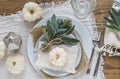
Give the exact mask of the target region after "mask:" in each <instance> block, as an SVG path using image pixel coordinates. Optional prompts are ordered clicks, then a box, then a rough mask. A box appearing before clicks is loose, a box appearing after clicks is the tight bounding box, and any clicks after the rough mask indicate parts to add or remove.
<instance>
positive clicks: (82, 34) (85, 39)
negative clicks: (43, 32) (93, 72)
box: [27, 16, 93, 73]
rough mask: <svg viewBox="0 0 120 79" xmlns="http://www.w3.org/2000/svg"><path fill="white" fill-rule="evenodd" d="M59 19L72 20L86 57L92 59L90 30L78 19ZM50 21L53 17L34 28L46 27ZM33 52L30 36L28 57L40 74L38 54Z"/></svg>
mask: <svg viewBox="0 0 120 79" xmlns="http://www.w3.org/2000/svg"><path fill="white" fill-rule="evenodd" d="M57 18H60V19H66V18H70V19H71V20H72V24H73V25H75V31H76V32H77V34H78V36H79V39H80V42H81V43H82V46H83V48H84V50H85V52H86V55H87V56H88V58H90V55H91V52H92V47H93V44H92V40H91V37H90V35H89V33H88V30H87V29H86V28H85V27H84V26H83V25H82V24H81V23H80V22H78V21H77V20H76V19H73V18H71V17H69V16H57ZM50 19H51V17H47V18H45V19H42V20H41V21H40V22H38V23H37V24H36V25H35V26H34V28H36V27H39V26H41V25H46V23H47V20H50ZM33 51H34V44H33V38H32V36H31V35H29V37H28V44H27V52H28V57H29V60H30V63H31V64H32V66H33V67H34V68H35V70H36V71H37V72H40V70H39V69H38V68H37V67H36V66H35V62H36V58H37V54H35V53H34V52H33ZM45 71H46V69H45ZM47 71H48V70H47ZM48 73H49V72H48Z"/></svg>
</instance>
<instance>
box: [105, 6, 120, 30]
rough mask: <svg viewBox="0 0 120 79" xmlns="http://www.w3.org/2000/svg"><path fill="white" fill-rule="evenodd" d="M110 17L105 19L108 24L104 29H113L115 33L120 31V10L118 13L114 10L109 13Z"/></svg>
mask: <svg viewBox="0 0 120 79" xmlns="http://www.w3.org/2000/svg"><path fill="white" fill-rule="evenodd" d="M109 15H110V17H109V18H107V17H104V20H105V21H106V22H107V24H104V27H107V28H109V29H112V30H113V31H120V10H118V11H116V10H115V9H114V8H112V9H111V10H110V11H109Z"/></svg>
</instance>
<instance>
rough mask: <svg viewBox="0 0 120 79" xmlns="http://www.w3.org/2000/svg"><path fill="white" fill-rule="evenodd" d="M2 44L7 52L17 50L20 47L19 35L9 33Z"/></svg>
mask: <svg viewBox="0 0 120 79" xmlns="http://www.w3.org/2000/svg"><path fill="white" fill-rule="evenodd" d="M4 42H5V44H6V46H7V48H8V49H9V50H19V49H20V47H21V43H22V39H21V37H20V35H18V34H16V33H14V32H9V33H8V35H7V36H5V38H4Z"/></svg>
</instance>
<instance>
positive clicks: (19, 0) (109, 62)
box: [0, 0, 120, 79]
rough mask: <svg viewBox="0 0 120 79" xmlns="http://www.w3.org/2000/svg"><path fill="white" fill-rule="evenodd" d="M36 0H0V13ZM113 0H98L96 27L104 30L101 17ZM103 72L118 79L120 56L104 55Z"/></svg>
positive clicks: (7, 12)
mask: <svg viewBox="0 0 120 79" xmlns="http://www.w3.org/2000/svg"><path fill="white" fill-rule="evenodd" d="M29 1H34V2H37V0H0V15H4V14H6V15H8V14H11V13H15V12H16V11H19V10H21V9H22V8H23V5H24V4H25V3H26V2H29ZM50 1H52V0H43V2H50ZM54 1H56V0H54ZM112 3H113V0H98V4H97V7H96V10H95V12H94V13H95V17H96V23H97V26H98V29H99V30H101V31H104V28H103V27H102V25H103V24H104V23H105V22H104V21H103V17H104V16H107V15H108V11H109V10H110V9H111V7H112ZM104 60H105V65H104V73H105V76H106V79H120V57H104Z"/></svg>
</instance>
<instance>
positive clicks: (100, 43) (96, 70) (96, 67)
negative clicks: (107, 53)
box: [93, 33, 104, 77]
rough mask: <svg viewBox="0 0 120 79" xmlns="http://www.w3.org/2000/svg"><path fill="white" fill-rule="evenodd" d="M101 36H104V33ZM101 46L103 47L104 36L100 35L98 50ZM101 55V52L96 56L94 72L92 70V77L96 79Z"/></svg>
mask: <svg viewBox="0 0 120 79" xmlns="http://www.w3.org/2000/svg"><path fill="white" fill-rule="evenodd" d="M103 34H104V33H103ZM103 45H104V35H101V39H100V42H99V44H98V46H99V48H100V47H102V46H103ZM101 55H102V51H100V52H99V54H98V59H97V63H96V66H95V70H94V73H93V76H94V77H97V74H98V70H99V65H100V58H101Z"/></svg>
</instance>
